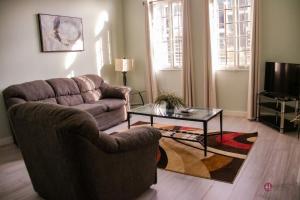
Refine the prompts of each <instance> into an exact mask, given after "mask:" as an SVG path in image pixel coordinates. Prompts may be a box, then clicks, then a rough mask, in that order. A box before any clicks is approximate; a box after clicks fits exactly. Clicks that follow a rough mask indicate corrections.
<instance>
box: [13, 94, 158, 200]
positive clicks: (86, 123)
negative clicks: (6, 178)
mask: <svg viewBox="0 0 300 200" xmlns="http://www.w3.org/2000/svg"><path fill="white" fill-rule="evenodd" d="M76 98H77V97H76ZM8 113H9V119H10V121H11V123H12V126H13V128H14V130H15V134H16V138H17V141H18V144H19V146H20V149H21V152H22V155H23V157H24V161H25V164H26V167H27V169H28V172H29V175H30V178H31V181H32V184H33V187H34V189H35V190H36V191H37V192H38V193H39V194H40V196H42V197H43V198H45V199H49V200H52V199H53V200H66V199H72V200H83V199H84V200H100V199H103V200H105V199H118V200H122V199H133V198H135V197H137V196H138V195H140V194H141V193H142V192H144V191H145V190H146V189H148V188H149V187H150V186H151V185H152V184H153V183H156V170H157V169H156V153H157V149H158V141H159V139H160V137H161V135H160V132H159V131H158V130H155V129H153V128H150V127H141V128H135V129H131V130H128V131H126V132H121V133H117V134H114V135H108V134H105V133H103V132H101V131H100V133H99V130H98V127H97V122H96V121H95V118H94V117H93V116H92V115H91V114H89V113H88V112H85V111H81V110H79V109H75V108H72V107H66V106H61V105H57V104H46V103H36V102H35V103H23V104H18V105H15V106H12V107H11V108H10V109H9V111H8Z"/></svg>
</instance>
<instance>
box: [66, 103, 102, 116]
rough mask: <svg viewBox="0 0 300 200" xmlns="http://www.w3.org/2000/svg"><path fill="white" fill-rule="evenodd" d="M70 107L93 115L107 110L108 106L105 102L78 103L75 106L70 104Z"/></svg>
mask: <svg viewBox="0 0 300 200" xmlns="http://www.w3.org/2000/svg"><path fill="white" fill-rule="evenodd" d="M71 107H72V108H77V109H79V110H83V111H86V112H88V113H90V114H91V115H93V116H96V115H99V114H102V113H104V112H107V110H108V107H107V106H106V105H105V104H87V103H86V104H79V105H76V106H71Z"/></svg>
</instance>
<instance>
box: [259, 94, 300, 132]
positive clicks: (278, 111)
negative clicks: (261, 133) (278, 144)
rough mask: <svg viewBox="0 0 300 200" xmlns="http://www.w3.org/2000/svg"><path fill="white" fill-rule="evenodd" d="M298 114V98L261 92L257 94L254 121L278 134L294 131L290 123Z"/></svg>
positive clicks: (295, 128)
mask: <svg viewBox="0 0 300 200" xmlns="http://www.w3.org/2000/svg"><path fill="white" fill-rule="evenodd" d="M298 114H299V98H296V97H290V96H284V95H278V94H274V93H268V92H261V93H259V94H258V101H257V116H256V120H257V121H260V122H262V123H264V124H266V125H268V126H270V127H272V128H275V129H277V130H278V131H279V132H280V133H284V132H289V131H296V130H297V127H296V126H295V125H294V124H293V123H292V122H290V121H291V120H292V119H293V118H295V117H296V116H297V115H298Z"/></svg>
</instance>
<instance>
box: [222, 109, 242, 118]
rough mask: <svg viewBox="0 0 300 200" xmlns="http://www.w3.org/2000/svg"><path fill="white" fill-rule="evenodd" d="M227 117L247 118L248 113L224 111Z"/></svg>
mask: <svg viewBox="0 0 300 200" xmlns="http://www.w3.org/2000/svg"><path fill="white" fill-rule="evenodd" d="M224 115H225V116H232V117H246V116H247V112H246V111H234V110H224Z"/></svg>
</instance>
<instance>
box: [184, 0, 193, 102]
mask: <svg viewBox="0 0 300 200" xmlns="http://www.w3.org/2000/svg"><path fill="white" fill-rule="evenodd" d="M190 4H191V0H183V98H184V102H185V104H186V106H189V107H191V106H195V80H194V69H193V68H194V63H193V51H192V34H191V32H192V31H191V16H190V14H191V5H190Z"/></svg>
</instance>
